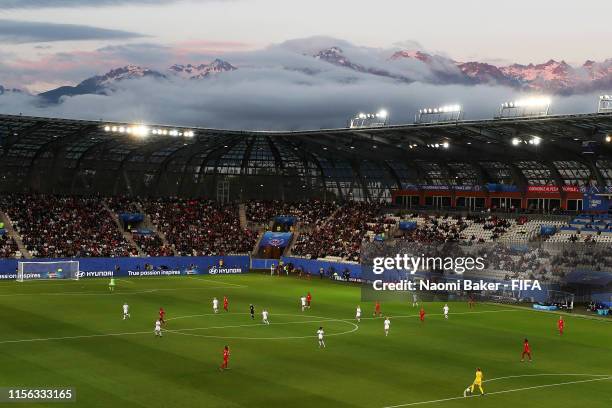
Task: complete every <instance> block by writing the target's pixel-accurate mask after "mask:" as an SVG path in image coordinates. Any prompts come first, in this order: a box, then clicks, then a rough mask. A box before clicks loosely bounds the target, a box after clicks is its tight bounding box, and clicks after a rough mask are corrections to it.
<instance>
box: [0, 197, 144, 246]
mask: <svg viewBox="0 0 612 408" xmlns="http://www.w3.org/2000/svg"><path fill="white" fill-rule="evenodd" d="M0 208H1V209H2V210H3V211H4V212H6V213H7V214H8V215H9V217H10V218H11V220H12V222H13V226H14V228H15V230H16V231H17V232H18V233H19V234H20V235H21V238H22V241H23V243H24V244H25V246H26V248H27V249H28V250H29V251H30V253H31V254H32V255H33V256H34V257H47V258H67V257H77V256H82V257H100V256H103V257H119V256H130V255H133V254H134V252H135V249H134V248H132V247H130V245H129V244H128V243H127V242H126V241H125V239H124V238H123V237H122V235H121V232H120V231H119V230H118V229H117V226H116V225H115V223H114V222H113V220H112V219H111V218H110V216H109V214H108V212H107V211H106V210H105V209H104V207H103V205H102V203H101V201H100V199H99V198H98V197H63V196H51V195H34V194H24V195H16V194H11V195H4V196H0Z"/></svg>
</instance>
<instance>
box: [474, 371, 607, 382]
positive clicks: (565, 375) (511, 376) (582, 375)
mask: <svg viewBox="0 0 612 408" xmlns="http://www.w3.org/2000/svg"><path fill="white" fill-rule="evenodd" d="M551 376H552V377H610V374H552V373H542V374H520V375H508V376H506V377H497V378H491V379H489V380H484V381H483V382H485V383H486V382H493V381H499V380H508V379H511V378H524V377H551Z"/></svg>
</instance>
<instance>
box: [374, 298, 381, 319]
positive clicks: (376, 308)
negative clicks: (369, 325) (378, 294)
mask: <svg viewBox="0 0 612 408" xmlns="http://www.w3.org/2000/svg"><path fill="white" fill-rule="evenodd" d="M374 316H382V313H381V311H380V302H379V301H378V300H377V301H376V305H374Z"/></svg>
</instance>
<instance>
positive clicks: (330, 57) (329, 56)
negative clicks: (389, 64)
mask: <svg viewBox="0 0 612 408" xmlns="http://www.w3.org/2000/svg"><path fill="white" fill-rule="evenodd" d="M313 57H314V58H315V59H318V60H321V61H325V62H328V63H330V64H334V65H337V66H340V67H344V68H348V69H351V70H353V71H357V72H362V73H366V74H372V75H378V76H385V77H389V78H393V79H397V80H400V81H403V82H412V80H411V79H410V78H408V77H407V76H403V75H397V74H393V73H390V72H389V71H388V70H385V69H383V68H379V67H366V66H364V65H362V64H357V63H354V62H352V61H351V60H350V59H349V58H347V57H346V56H345V55H344V52H343V51H342V49H341V48H339V47H331V48H326V49H323V50H321V51H319V52H318V53H316V54H314V55H313Z"/></svg>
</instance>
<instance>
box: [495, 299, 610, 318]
mask: <svg viewBox="0 0 612 408" xmlns="http://www.w3.org/2000/svg"><path fill="white" fill-rule="evenodd" d="M487 304H490V305H498V306H502V305H499V304H497V303H490V302H487ZM503 307H506V308H513V309H517V310H524V311H526V312H537V313H541V312H544V313H548V314H554V315H563V316H568V317H577V318H580V319H586V320H595V321H598V322H605V323H612V320H610V319H609V318H608V317H606V316H595V315H583V314H575V313H569V312H564V311H562V310H536V309H533V308H528V307H523V306H513V305H503Z"/></svg>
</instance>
